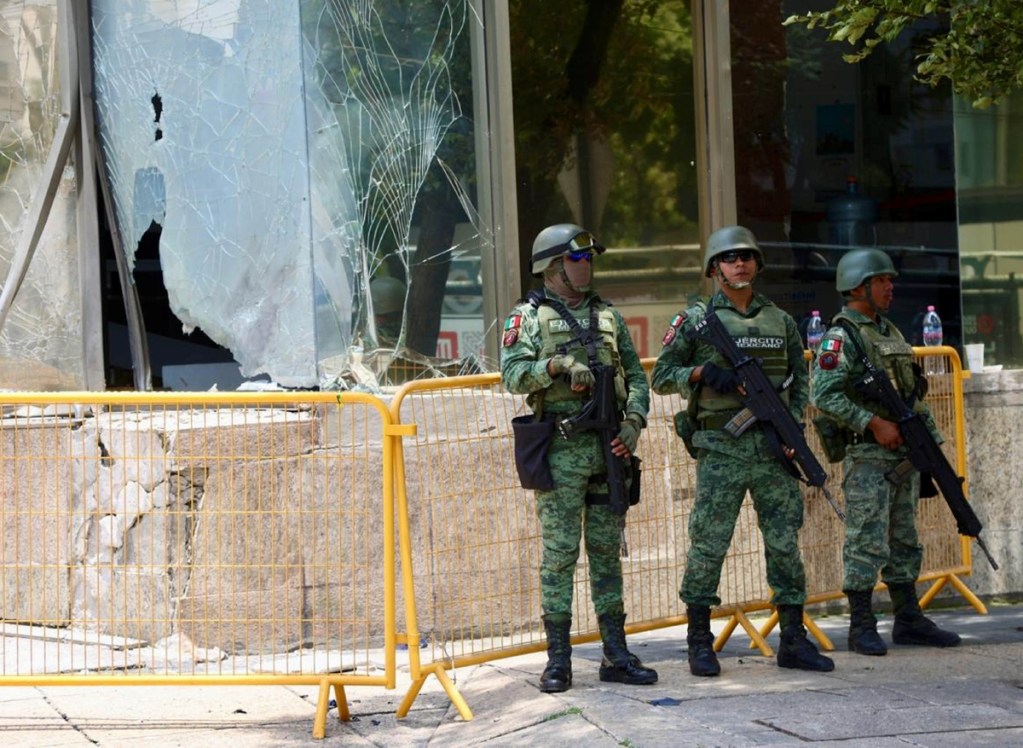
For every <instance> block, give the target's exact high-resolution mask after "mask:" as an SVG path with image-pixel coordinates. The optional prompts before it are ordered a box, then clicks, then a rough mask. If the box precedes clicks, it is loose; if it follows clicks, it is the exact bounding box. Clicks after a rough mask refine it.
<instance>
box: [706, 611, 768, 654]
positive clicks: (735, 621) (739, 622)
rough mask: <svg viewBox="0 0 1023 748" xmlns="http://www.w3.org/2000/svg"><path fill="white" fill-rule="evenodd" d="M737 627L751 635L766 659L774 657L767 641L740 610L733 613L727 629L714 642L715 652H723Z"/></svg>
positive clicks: (726, 625)
mask: <svg viewBox="0 0 1023 748" xmlns="http://www.w3.org/2000/svg"><path fill="white" fill-rule="evenodd" d="M736 626H742V628H743V629H744V630H745V631H746V633H747V634H748V635H749V638H750V639H751V640H752V643H753V644H755V645H756V647H757V649H759V650H760V653H761V654H762V655H764V657H774V650H773V649H771V645H770V644H768V643H767V640H766V639H765V638H764V637H763V636H761V635H760V632H759V631H757V627H756V626H754V625H753V624H752V623H751V622H750V619H749V618H747V617H746V614H745V613H743V612H742V611H741V610H739V609H738V608H736V609H735V610H734V611H732V615H731V617H730V618H729V619H728V623H726V624H725V628H724V629H723V630H722V631H721V633H720V634H718V636H717V638H716V639H715V640H714V651H715V652H720V651H721V649H722V648H723V647H724V646H725V644H726V643H727V642H728V638H729V637H730V636H731V635H732V632H733V631H735V627H736Z"/></svg>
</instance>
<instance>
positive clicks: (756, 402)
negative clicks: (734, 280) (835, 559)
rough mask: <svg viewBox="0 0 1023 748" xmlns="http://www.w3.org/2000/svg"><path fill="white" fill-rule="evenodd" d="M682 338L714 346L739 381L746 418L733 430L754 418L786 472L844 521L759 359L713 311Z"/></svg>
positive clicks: (799, 429) (817, 464)
mask: <svg viewBox="0 0 1023 748" xmlns="http://www.w3.org/2000/svg"><path fill="white" fill-rule="evenodd" d="M686 337H687V338H689V339H691V340H696V339H699V340H703V341H705V342H707V343H710V344H711V345H713V346H714V347H715V348H717V350H718V352H719V353H721V355H723V356H724V357H725V358H726V359H728V362H729V363H730V364H731V365H732V368H733V369H735V373H736V374H737V375H738V377H739V381H740V382H741V391H740V393H739V394H740V397H741V399H742V402H743V405H745V406H746V408H747V409H748V410H749V415H748V416H747V417H746V423H745V424H743V425H742V426H740V427H739V429H740V430H739V431H738V432H733V433H735V435H738V433H741V432H742V431H743V430H745V428H747V427H748V426H749V425H750V424H752V423H753V422H754V421H759V422H760V423H761V425H762V426H763V429H764V433H765V434H766V435H767V441H768V444H769V445H770V446H771V451H772V452H774V455H775V457H777V458H778V460H780V461H781V463H782V465H784V466H785V469H786V470H787V471H788V472H789V474H790V475H792V477H793V478H796V479H797V480H800V481H802V482H803V483H806V484H807V485H809V486H813V487H815V488H819V489H820V490H821V492H822V493H823V494H824V497H825V498H826V499H827V500H828V503H829V504H831V508H832V509H833V510H834V511H835V514H836V515H837V516H838V518H839V519H840V520H842V521H843V522H845V513H844V512H843V511H842V510H841V508H840V507H839V506H838V502H836V501H835V497H833V496H832V495H831V492H830V491H829V490H828V488H827V486H826V485H825V483H826V482H827V480H828V474H827V473H826V472H825V471H824V468H823V467H822V466H821V464H820V462H818V461H817V458H816V456H814V453H813V451H812V450H811V449H810V447H809V445H808V444H807V443H806V437H805V436H804V435H803V427H802V426H800V425H799V424H798V423H797V422H796V419H795V418H793V417H792V413H790V412H789V409H788V406H786V405H785V403H784V402H783V401H782V399H781V397H780V396H779V395H778V392H777V391H776V390H775V389H774V385H773V384H771V380H770V378H769V377H768V376H767V374H766V372H764V367H763V364H762V363H761V361H760V359H757V358H754V357H753V356H750V355H749V354H747V353H743V351H742V350H740V348H739V346H737V345H736V344H735V340H734V339H733V338H732V336H731V334H730V333H729V332H728V330H727V328H725V326H724V324H723V323H722V322H721V319H720V318H719V317H718V316H717V314H716V313H715V312H711V313H710V314H708V315H707V316H706V317H704V318H703V319H702V320H700V322H698V323H697V324H696V325H694V326H693V327H692V328H690V329H688V330H687V331H686ZM786 447H788V448H789V449H791V450H792V451H793V452H794V455H793V457H792V458H791V459H790V458H789V457H788V455H787V454H785V448H786Z"/></svg>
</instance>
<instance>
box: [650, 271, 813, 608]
mask: <svg viewBox="0 0 1023 748" xmlns="http://www.w3.org/2000/svg"><path fill="white" fill-rule="evenodd" d="M711 305H712V306H713V308H714V309H715V310H716V312H717V314H718V316H719V318H720V319H721V321H722V323H724V325H725V327H726V328H727V329H728V331H729V332H730V333H731V334H732V336H733V337H734V338H735V340H736V343H737V345H738V346H739V348H741V349H744V350H745V351H747V352H749V353H750V354H752V355H754V356H757V357H759V358H761V359H762V360H763V363H764V370H765V373H766V374H767V375H768V376H769V377H770V378H771V381H772V382H774V384H775V385H776V386H780V384H781V383H782V381H783V380H784V379H785V378H786V376H788V375H789V374H790V373H791V374H792V375H793V382H792V385H791V386H790V387H789V388H788V389H786V390H785V391H784V392H783V393H782V394H781V396H782V398H783V399H786V400H787V403H788V406H789V409H790V411H791V413H792V415H793V416H794V417H795V419H796V421H797V422H799V423H802V421H803V409H804V407H805V406H806V402H807V397H808V396H807V379H808V374H807V367H806V363H805V360H804V358H803V345H802V341H801V339H800V336H799V331H798V329H797V327H796V323H795V320H793V319H792V317H791V316H790V315H789V314H787V313H786V312H784V311H783V310H781V309H779V308H778V307H777V306H775V305H774V304H773V303H772V302H771V301H770V300H769V299H768V298H767V297H765V296H763V295H762V294H759V293H755V294H754V295H753V300H752V302H751V304H750V306H749V308H748V309H747V311H746V312H745V313H742V312H740V311H739V310H738V309H736V308H735V306H734V305H733V304H732V303H731V302H730V301H729V300H728V298H727V297H726V296H725V295H724V294H722V293H721V292H720V291H719V292H717V293H716V294H715V295H714V296H713V298H712V299H711ZM704 314H705V310H704V307H703V306H701V305H696V306H694V307H691V308H690V309H688V310H686V312H684V313H682V314H679V315H677V316H676V317H675V319H674V320H673V321H672V325H671V327H669V329H668V332H667V334H666V335H665V338H664V341H663V342H664V346H663V348H662V350H661V353H660V355H659V356H658V359H657V364H656V365H655V366H654V370H653V374H652V377H651V381H652V387H653V390H654V392H657V393H658V394H670V393H675V392H677V393H679V394H680V395H682V396H683V397H685V398H694V397H695V398H696V399H697V412H696V418H697V421H698V422H699V423H700V428H699V430H698V431H697V432H696V434H695V435H694V437H693V444H694V446H695V447H696V449H697V474H696V475H697V496H696V504H695V506H694V507H693V511H692V514H691V515H690V518H689V539H690V544H689V552H688V557H687V561H686V571H685V576H684V578H683V581H682V588H681V590H680V591H679V596H680V597H681V598H682V600H683V601H684V602H685V603H686V604H687V605H698V606H714V605H719V604H720V603H721V598H720V597H719V596H718V594H717V589H718V583H719V581H720V578H721V566H722V564H723V562H724V558H725V554H726V553H727V552H728V547H729V545H730V544H731V539H732V533H733V531H734V529H735V521H736V518H737V517H738V514H739V510H740V508H741V506H742V502H743V500H744V499H745V496H746V492H747V491H749V493H750V495H751V496H752V498H753V506H754V507H755V509H756V511H757V521H758V524H759V526H760V532H761V535H762V536H763V539H764V555H765V557H766V561H767V580H768V582H769V583H770V585H771V588H772V590H773V591H774V595H773V598H772V600H773V602H774V603H775V604H776V605H800V606H801V605H802V604H803V602H804V601H805V598H806V591H805V590H806V577H805V573H804V570H803V561H802V558H801V556H800V551H799V544H798V535H799V528H800V527H802V525H803V498H802V492H801V491H800V489H799V484H798V483H797V482H796V480H795V479H794V478H793V477H792V476H791V475H790V474H789V473H788V472H787V471H786V470H785V468H784V466H783V465H782V464H781V462H779V461H778V459H777V458H776V457H775V456H774V455H773V453H772V452H771V450H770V447H769V445H768V442H767V438H766V436H765V434H764V432H763V430H762V429H760V428H759V427H757V426H756V425H754V426H753V427H751V428H750V429H749V430H747V431H746V432H745V433H743V434H742V435H741V436H739V438H734V437H732V436H731V435H730V434H729V433H727V432H726V431H723V430H721V429H722V427H723V426H724V424H725V423H726V422H727V421H728V419H729V418H730V417H731V416H732V415H734V414H735V413H736V412H737V411H738V410H740V409H741V408H742V403H741V401H740V400H739V397H738V395H737V394H731V395H721V394H718V393H716V392H714V391H713V390H712V389H711V388H710V387H704V386H702V385H700V384H697V385H695V386H694V385H692V384H690V382H689V377H690V374H691V372H692V371H693V369H694V368H695V367H697V366H699V365H701V364H704V363H707V362H713V363H715V364H717V365H719V366H722V367H727V368H730V366H731V365H730V364H729V363H728V361H727V360H726V359H725V358H724V357H723V356H722V355H721V354H720V353H718V351H717V349H716V348H714V347H713V346H712V345H710V344H709V343H706V342H703V341H698V342H694V341H692V340H689V339H688V338H687V337H686V336H685V332H686V331H687V330H688V329H690V328H691V327H693V326H694V325H695V324H697V323H698V322H699V321H700V320H701V319H703V317H704Z"/></svg>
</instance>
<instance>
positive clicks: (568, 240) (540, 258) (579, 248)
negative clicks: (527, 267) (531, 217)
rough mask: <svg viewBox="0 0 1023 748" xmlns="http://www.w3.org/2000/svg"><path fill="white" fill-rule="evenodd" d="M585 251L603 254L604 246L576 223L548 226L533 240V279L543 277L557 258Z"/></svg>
mask: <svg viewBox="0 0 1023 748" xmlns="http://www.w3.org/2000/svg"><path fill="white" fill-rule="evenodd" d="M585 251H593V252H596V253H597V254H598V255H599V254H603V253H604V245H603V244H601V243H600V242H598V241H597V237H595V236H594V235H593V234H591V233H590V232H589V231H587V230H586V229H584V228H582V227H581V226H576V225H575V224H574V223H556V224H554V225H553V226H548V227H547V228H545V229H544V230H543V231H541V232H540V233H539V234H537V235H536V239H534V240H533V255H532V273H533V277H534V278H539V277H540V276H541V275H543V271H544V270H546V269H547V268H548V266H550V264H551V262H552V261H553V260H554V259H555V258H556V257H561V256H562V255H567V254H570V253H571V252H585Z"/></svg>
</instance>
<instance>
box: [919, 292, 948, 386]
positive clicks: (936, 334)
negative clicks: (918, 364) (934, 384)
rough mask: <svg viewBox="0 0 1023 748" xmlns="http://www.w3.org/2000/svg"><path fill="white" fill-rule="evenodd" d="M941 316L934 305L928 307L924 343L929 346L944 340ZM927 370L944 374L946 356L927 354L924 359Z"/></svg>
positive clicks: (925, 318)
mask: <svg viewBox="0 0 1023 748" xmlns="http://www.w3.org/2000/svg"><path fill="white" fill-rule="evenodd" d="M942 337H943V336H942V332H941V317H939V316H938V313H937V312H936V311H934V306H933V305H931V306H928V307H927V314H925V315H924V345H925V346H928V347H933V346H939V345H941V342H942ZM924 366H925V370H926V372H927V373H928V374H944V373H945V358H944V356H927V357H926V358H925V359H924Z"/></svg>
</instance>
